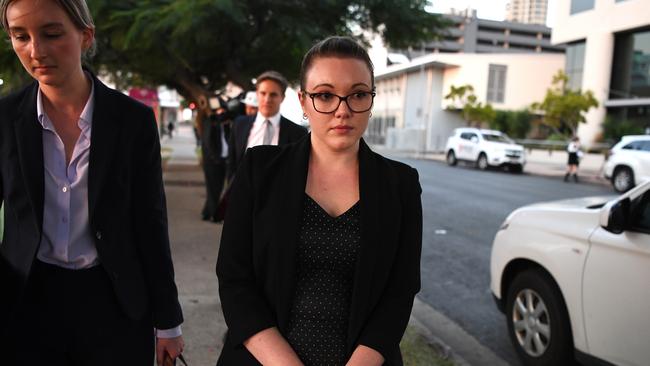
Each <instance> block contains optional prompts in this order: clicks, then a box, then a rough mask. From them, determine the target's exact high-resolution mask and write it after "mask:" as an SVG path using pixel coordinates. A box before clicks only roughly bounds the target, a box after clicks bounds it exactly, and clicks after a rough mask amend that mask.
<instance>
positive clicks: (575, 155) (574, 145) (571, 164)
mask: <svg viewBox="0 0 650 366" xmlns="http://www.w3.org/2000/svg"><path fill="white" fill-rule="evenodd" d="M566 150H567V153H568V154H569V161H568V162H567V171H566V174H565V175H564V181H565V182H568V181H569V178H570V177H571V176H573V181H574V182H576V183H578V166H579V165H580V159H581V158H582V150H580V139H579V138H578V137H577V136H575V137H573V138H572V139H571V142H570V143H569V145H568V146H567V149H566Z"/></svg>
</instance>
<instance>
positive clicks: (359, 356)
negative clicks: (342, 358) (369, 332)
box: [346, 344, 384, 366]
mask: <svg viewBox="0 0 650 366" xmlns="http://www.w3.org/2000/svg"><path fill="white" fill-rule="evenodd" d="M383 364H384V356H382V355H381V353H379V352H377V351H375V350H374V349H372V348H370V347H366V346H364V345H362V344H360V345H359V346H357V348H356V349H355V350H354V352H353V353H352V357H350V360H349V361H348V363H347V364H346V366H375V365H376V366H381V365H383Z"/></svg>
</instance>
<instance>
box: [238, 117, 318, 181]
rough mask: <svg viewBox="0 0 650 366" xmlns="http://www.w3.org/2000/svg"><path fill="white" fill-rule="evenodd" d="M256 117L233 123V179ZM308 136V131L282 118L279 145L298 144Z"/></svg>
mask: <svg viewBox="0 0 650 366" xmlns="http://www.w3.org/2000/svg"><path fill="white" fill-rule="evenodd" d="M255 117H256V116H240V117H238V118H236V119H235V120H234V122H233V125H232V128H231V132H230V140H229V142H228V177H229V178H232V177H233V176H234V175H235V173H236V172H237V167H238V166H239V163H240V162H241V161H242V158H243V157H244V152H246V147H247V146H248V135H249V134H250V132H251V128H253V123H254V122H255ZM306 134H307V129H306V128H304V127H302V126H300V125H298V124H296V123H293V122H291V121H290V120H288V119H286V118H284V117H282V116H280V136H279V137H278V145H285V144H290V143H293V142H297V141H298V140H300V139H301V138H303V137H304V136H305V135H306Z"/></svg>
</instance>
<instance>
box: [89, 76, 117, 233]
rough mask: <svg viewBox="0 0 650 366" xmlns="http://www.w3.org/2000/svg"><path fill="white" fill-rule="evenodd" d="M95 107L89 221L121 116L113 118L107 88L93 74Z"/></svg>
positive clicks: (95, 204)
mask: <svg viewBox="0 0 650 366" xmlns="http://www.w3.org/2000/svg"><path fill="white" fill-rule="evenodd" d="M93 83H94V86H95V108H94V111H93V121H92V132H91V136H90V161H89V168H88V170H89V171H88V210H89V217H90V219H91V220H92V218H93V214H94V212H95V209H96V208H97V201H98V199H99V195H100V193H101V190H102V187H103V185H104V182H105V181H106V174H107V173H108V171H109V170H110V168H111V160H112V157H113V151H114V149H115V147H116V146H117V145H118V143H117V139H118V136H119V132H120V126H121V124H120V123H119V121H120V119H119V118H115V117H113V113H115V111H116V108H117V106H115V105H114V104H113V103H112V101H111V95H110V89H108V87H107V86H105V85H104V84H102V83H101V82H100V81H99V80H98V79H97V78H96V77H95V76H94V75H93Z"/></svg>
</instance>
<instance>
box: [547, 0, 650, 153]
mask: <svg viewBox="0 0 650 366" xmlns="http://www.w3.org/2000/svg"><path fill="white" fill-rule="evenodd" d="M649 9H650V1H649V0H569V1H560V2H558V4H557V12H558V13H557V16H556V24H555V28H553V35H552V42H553V44H557V45H566V47H567V58H566V71H567V75H569V83H570V86H571V87H572V88H574V89H582V90H591V91H592V92H593V93H594V95H595V96H596V98H597V99H598V101H599V103H600V105H599V107H598V108H595V109H592V110H590V111H589V113H587V115H586V119H587V123H586V124H581V125H580V127H579V129H578V136H579V137H580V139H581V140H582V141H583V143H587V144H591V143H594V142H597V141H600V140H602V139H603V123H605V122H606V121H607V122H608V123H610V124H617V125H619V126H623V125H626V126H628V127H630V126H632V127H631V128H636V129H637V131H643V130H645V129H647V128H650V10H649Z"/></svg>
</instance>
